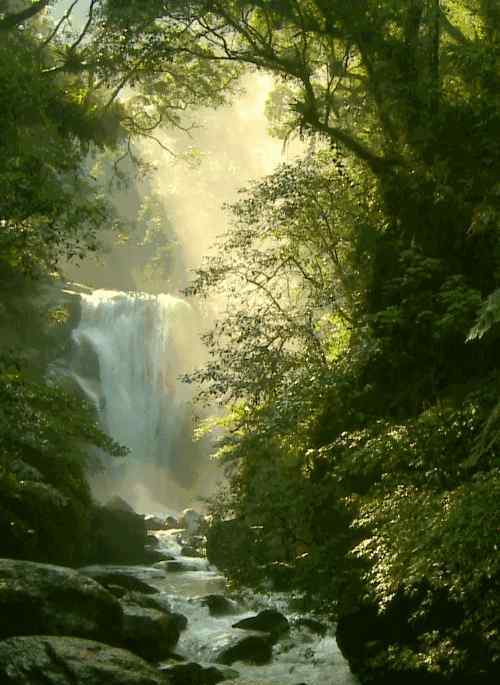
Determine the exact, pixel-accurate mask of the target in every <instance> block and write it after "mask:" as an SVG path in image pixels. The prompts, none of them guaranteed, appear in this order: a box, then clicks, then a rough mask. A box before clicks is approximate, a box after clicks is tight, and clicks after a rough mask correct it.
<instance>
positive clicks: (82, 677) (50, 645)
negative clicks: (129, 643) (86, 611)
mask: <svg viewBox="0 0 500 685" xmlns="http://www.w3.org/2000/svg"><path fill="white" fill-rule="evenodd" d="M0 682H1V683H2V685H168V683H169V681H168V680H167V678H166V677H165V675H164V674H162V673H161V672H160V671H158V670H157V669H156V668H152V667H151V666H150V665H149V664H147V663H146V662H145V661H143V660H142V659H140V658H139V657H137V656H135V655H134V654H131V653H130V652H127V651H125V650H124V649H117V648H114V647H109V646H108V645H104V644H101V643H99V642H93V641H90V640H82V639H79V638H72V637H45V636H31V637H15V638H11V639H9V640H5V641H3V642H0Z"/></svg>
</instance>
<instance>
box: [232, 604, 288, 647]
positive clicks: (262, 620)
mask: <svg viewBox="0 0 500 685" xmlns="http://www.w3.org/2000/svg"><path fill="white" fill-rule="evenodd" d="M233 628H239V629H240V630H259V631H262V632H264V633H269V634H270V635H271V636H272V637H273V638H274V639H275V640H276V639H278V637H280V635H283V633H286V632H288V631H289V630H290V624H289V623H288V619H287V618H286V617H285V616H283V614H280V612H279V611H276V610H275V609H264V611H261V612H259V613H258V614H257V615H256V616H250V617H249V618H244V619H242V620H241V621H238V622H237V623H234V624H233Z"/></svg>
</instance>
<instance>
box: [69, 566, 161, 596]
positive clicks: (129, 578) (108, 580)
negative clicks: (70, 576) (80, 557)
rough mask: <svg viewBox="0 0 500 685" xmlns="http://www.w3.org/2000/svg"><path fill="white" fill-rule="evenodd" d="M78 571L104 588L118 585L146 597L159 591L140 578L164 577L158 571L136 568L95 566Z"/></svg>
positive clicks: (84, 567)
mask: <svg viewBox="0 0 500 685" xmlns="http://www.w3.org/2000/svg"><path fill="white" fill-rule="evenodd" d="M78 570H79V572H80V573H81V574H82V575H84V576H88V577H89V578H93V579H94V580H95V581H97V582H98V583H100V584H101V585H103V586H104V587H108V586H114V585H118V586H119V587H122V588H123V589H124V590H126V591H129V592H142V593H143V594H146V595H153V594H156V593H157V592H158V590H157V589H156V588H155V587H153V586H152V585H150V584H149V583H147V582H146V581H145V580H143V578H142V577H140V576H143V577H144V576H145V575H146V577H149V578H151V579H154V578H162V577H163V573H162V572H161V571H160V570H158V569H156V570H155V569H146V568H141V567H134V566H118V565H116V566H113V565H105V566H99V565H98V564H95V565H94V566H83V567H82V568H80V569H78Z"/></svg>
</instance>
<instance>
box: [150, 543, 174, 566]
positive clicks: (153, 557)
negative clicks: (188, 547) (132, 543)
mask: <svg viewBox="0 0 500 685" xmlns="http://www.w3.org/2000/svg"><path fill="white" fill-rule="evenodd" d="M174 559H175V557H173V556H172V555H171V554H166V553H165V552H160V550H158V549H154V548H153V547H151V545H146V547H145V548H144V562H145V563H147V564H157V563H158V562H160V561H173V560H174Z"/></svg>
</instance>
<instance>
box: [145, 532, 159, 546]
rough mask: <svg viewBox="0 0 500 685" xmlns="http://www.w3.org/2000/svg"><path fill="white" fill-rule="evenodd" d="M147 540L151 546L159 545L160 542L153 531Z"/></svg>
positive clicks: (147, 536)
mask: <svg viewBox="0 0 500 685" xmlns="http://www.w3.org/2000/svg"><path fill="white" fill-rule="evenodd" d="M146 542H147V544H148V546H149V547H158V545H159V544H160V541H159V540H158V538H157V537H156V535H154V534H153V533H149V534H148V535H146Z"/></svg>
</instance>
